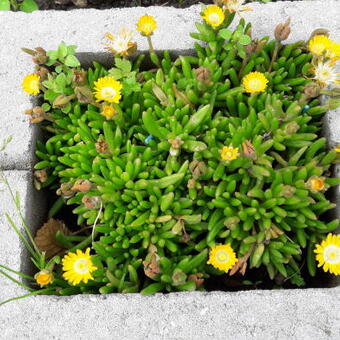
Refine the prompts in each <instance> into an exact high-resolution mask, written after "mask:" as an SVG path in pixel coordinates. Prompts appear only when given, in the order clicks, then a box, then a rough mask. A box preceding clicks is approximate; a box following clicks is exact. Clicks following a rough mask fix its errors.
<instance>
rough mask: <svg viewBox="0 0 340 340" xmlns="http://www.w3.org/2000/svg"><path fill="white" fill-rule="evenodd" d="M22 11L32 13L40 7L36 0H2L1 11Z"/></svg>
mask: <svg viewBox="0 0 340 340" xmlns="http://www.w3.org/2000/svg"><path fill="white" fill-rule="evenodd" d="M11 9H12V10H13V11H22V12H26V13H31V12H34V11H37V10H38V9H39V7H38V5H37V3H36V2H35V1H34V0H19V1H17V0H0V11H10V10H11Z"/></svg>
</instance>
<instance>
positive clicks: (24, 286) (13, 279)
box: [0, 270, 33, 306]
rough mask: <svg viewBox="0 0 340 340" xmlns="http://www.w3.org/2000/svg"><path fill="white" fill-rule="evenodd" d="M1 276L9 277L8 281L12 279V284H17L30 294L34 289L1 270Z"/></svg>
mask: <svg viewBox="0 0 340 340" xmlns="http://www.w3.org/2000/svg"><path fill="white" fill-rule="evenodd" d="M0 274H2V275H3V276H5V277H7V278H8V279H10V280H11V281H12V282H14V283H16V284H17V285H18V286H20V287H22V288H24V289H26V290H28V291H29V292H31V291H33V289H32V288H30V287H28V286H26V285H25V284H24V283H22V282H20V281H18V280H16V279H15V278H14V277H12V276H11V275H9V274H7V273H5V272H4V271H2V270H0ZM0 306H1V304H0Z"/></svg>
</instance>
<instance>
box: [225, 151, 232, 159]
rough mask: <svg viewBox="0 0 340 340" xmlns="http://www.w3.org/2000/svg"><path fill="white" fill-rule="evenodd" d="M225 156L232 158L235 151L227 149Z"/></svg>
mask: <svg viewBox="0 0 340 340" xmlns="http://www.w3.org/2000/svg"><path fill="white" fill-rule="evenodd" d="M224 157H225V158H232V157H233V153H232V152H231V151H227V152H225V153H224Z"/></svg>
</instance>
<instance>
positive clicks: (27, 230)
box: [4, 178, 40, 259]
mask: <svg viewBox="0 0 340 340" xmlns="http://www.w3.org/2000/svg"><path fill="white" fill-rule="evenodd" d="M4 182H5V185H6V186H7V189H8V191H9V192H10V195H11V198H12V201H13V202H14V204H15V207H16V209H17V212H18V213H19V217H20V220H21V222H22V225H23V227H24V229H25V231H26V234H27V236H28V238H29V240H30V241H31V243H32V245H33V247H34V249H35V251H36V252H37V254H39V255H40V251H39V249H38V247H37V246H36V244H35V242H34V239H33V237H32V234H31V231H30V228H29V226H28V225H27V223H26V221H25V219H24V216H23V215H22V213H21V209H20V205H19V202H18V200H17V199H16V198H15V196H14V193H13V191H12V188H11V186H10V185H9V183H8V181H7V179H6V178H4ZM6 215H7V214H6ZM7 216H8V215H7ZM37 254H35V256H37ZM38 259H39V258H38Z"/></svg>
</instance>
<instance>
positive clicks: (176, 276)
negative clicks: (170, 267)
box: [171, 268, 187, 286]
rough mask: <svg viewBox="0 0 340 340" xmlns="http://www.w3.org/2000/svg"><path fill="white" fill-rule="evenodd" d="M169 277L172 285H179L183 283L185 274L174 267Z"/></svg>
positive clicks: (185, 277)
mask: <svg viewBox="0 0 340 340" xmlns="http://www.w3.org/2000/svg"><path fill="white" fill-rule="evenodd" d="M171 278H172V285H173V286H181V285H184V283H185V281H186V279H187V275H186V274H185V273H184V272H183V271H182V270H181V269H178V268H176V269H175V270H174V272H173V274H172V277H171Z"/></svg>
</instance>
